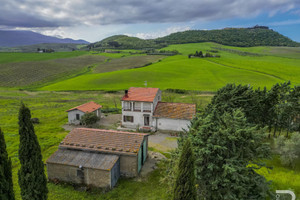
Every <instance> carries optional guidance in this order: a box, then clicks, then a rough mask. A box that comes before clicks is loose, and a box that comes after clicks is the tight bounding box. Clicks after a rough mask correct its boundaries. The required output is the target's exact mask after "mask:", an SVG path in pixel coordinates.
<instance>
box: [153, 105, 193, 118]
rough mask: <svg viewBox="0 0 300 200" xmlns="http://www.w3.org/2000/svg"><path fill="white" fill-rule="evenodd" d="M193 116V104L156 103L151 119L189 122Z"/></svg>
mask: <svg viewBox="0 0 300 200" xmlns="http://www.w3.org/2000/svg"><path fill="white" fill-rule="evenodd" d="M195 114H196V105H195V104H187V103H167V102H158V104H157V106H156V108H155V111H154V114H153V117H157V118H171V119H186V120H191V119H192V118H193V116H194V115H195Z"/></svg>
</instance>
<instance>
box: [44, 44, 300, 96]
mask: <svg viewBox="0 0 300 200" xmlns="http://www.w3.org/2000/svg"><path fill="white" fill-rule="evenodd" d="M216 48H218V49H221V50H218V54H219V55H220V56H221V57H220V58H191V59H189V58H188V56H187V55H188V54H190V53H194V52H195V51H200V50H201V51H203V52H207V51H211V50H216ZM164 49H165V50H174V49H176V50H178V51H179V52H180V53H182V55H176V56H171V57H167V58H165V59H164V60H162V61H161V62H158V63H155V64H152V65H149V66H147V67H143V68H137V69H126V70H121V71H113V72H107V73H99V74H86V75H82V76H79V77H76V78H73V79H68V80H65V81H62V82H57V83H54V84H51V85H48V86H45V87H43V88H41V90H123V89H126V88H128V87H131V86H143V84H144V81H147V82H148V86H149V87H159V88H161V89H168V88H172V89H184V90H201V91H216V90H217V89H218V88H220V87H222V86H224V85H225V84H226V83H229V82H235V83H237V84H238V83H241V84H251V85H252V86H254V87H259V86H267V87H270V86H271V85H273V84H275V83H277V82H284V81H287V80H290V81H291V82H292V83H293V84H300V81H299V80H300V68H299V66H300V59H297V58H287V57H286V55H285V54H283V55H281V54H280V52H278V54H277V55H275V56H274V55H272V53H270V52H271V51H272V49H273V48H272V47H263V48H261V47H252V48H241V47H239V48H238V47H235V48H231V47H229V46H223V45H219V44H215V43H193V44H181V45H170V46H168V47H167V48H164ZM262 49H264V51H267V50H268V52H269V53H266V52H264V51H262ZM229 50H234V51H229ZM292 50H294V51H296V52H297V51H298V50H299V48H291V49H290V51H292ZM241 52H244V53H241Z"/></svg>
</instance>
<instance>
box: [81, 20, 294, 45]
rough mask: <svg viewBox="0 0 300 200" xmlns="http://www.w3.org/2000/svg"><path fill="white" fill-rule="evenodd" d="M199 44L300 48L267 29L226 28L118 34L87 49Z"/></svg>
mask: <svg viewBox="0 0 300 200" xmlns="http://www.w3.org/2000/svg"><path fill="white" fill-rule="evenodd" d="M199 42H215V43H218V44H223V45H229V46H236V47H253V46H288V47H299V46H300V43H297V42H295V41H293V40H291V39H289V38H287V37H285V36H283V35H281V34H280V33H278V32H276V31H274V30H271V29H269V28H268V27H265V26H255V27H252V28H225V29H221V30H189V31H184V32H177V33H172V34H170V35H168V36H165V37H161V38H157V39H148V40H143V39H140V38H137V37H129V36H125V35H115V36H111V37H108V38H106V39H103V40H101V41H99V42H96V43H91V44H89V45H88V46H87V49H104V48H116V49H145V48H163V47H166V46H168V45H171V44H186V43H199Z"/></svg>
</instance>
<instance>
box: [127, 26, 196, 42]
mask: <svg viewBox="0 0 300 200" xmlns="http://www.w3.org/2000/svg"><path fill="white" fill-rule="evenodd" d="M187 30H191V27H189V26H171V27H168V28H167V29H165V30H158V31H155V32H140V33H135V34H130V33H125V35H128V36H133V37H138V38H141V39H154V38H159V37H163V36H166V35H169V34H171V33H176V32H180V31H187Z"/></svg>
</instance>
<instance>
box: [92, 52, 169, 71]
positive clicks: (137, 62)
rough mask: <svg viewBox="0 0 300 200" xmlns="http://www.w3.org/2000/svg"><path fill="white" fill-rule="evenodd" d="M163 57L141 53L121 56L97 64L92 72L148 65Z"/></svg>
mask: <svg viewBox="0 0 300 200" xmlns="http://www.w3.org/2000/svg"><path fill="white" fill-rule="evenodd" d="M163 58H165V56H150V55H141V56H127V57H121V58H117V59H112V60H109V61H108V62H105V63H101V64H99V65H97V66H96V67H95V68H94V69H93V72H94V73H104V72H112V71H119V70H124V69H132V68H139V67H143V66H145V65H150V64H152V63H153V62H158V61H159V60H161V59H163Z"/></svg>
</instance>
